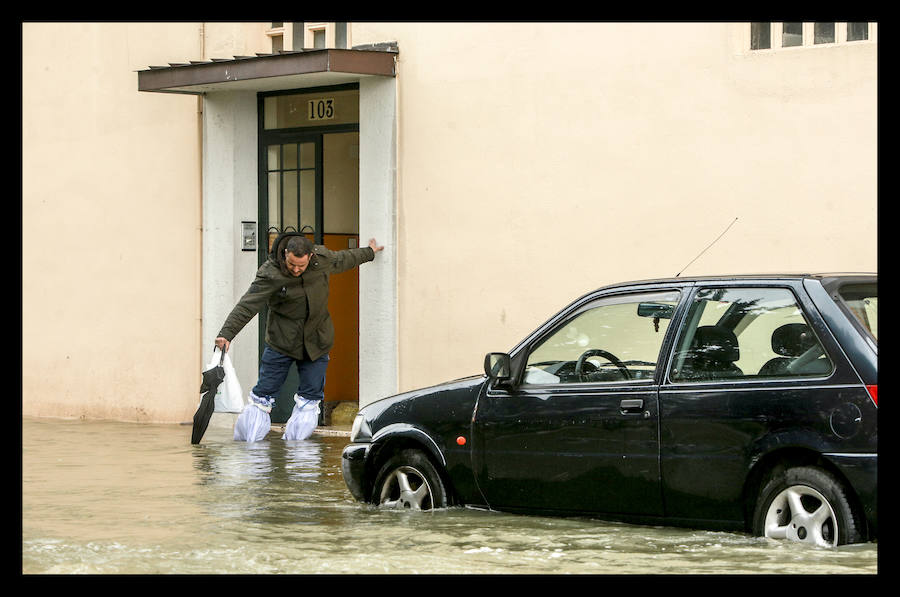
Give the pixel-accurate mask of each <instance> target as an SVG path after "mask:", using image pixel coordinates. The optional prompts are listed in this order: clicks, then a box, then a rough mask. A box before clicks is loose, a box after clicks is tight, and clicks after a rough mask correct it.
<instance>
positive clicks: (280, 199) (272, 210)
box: [260, 135, 322, 263]
mask: <svg viewBox="0 0 900 597" xmlns="http://www.w3.org/2000/svg"><path fill="white" fill-rule="evenodd" d="M321 148H322V136H321V135H316V136H314V137H306V138H300V139H292V140H290V141H286V142H279V143H273V144H270V145H267V146H266V180H265V185H266V196H267V205H266V207H267V209H266V214H265V215H266V216H267V221H266V223H265V224H266V230H267V232H268V235H267V237H268V242H267V243H266V246H265V251H264V254H262V255H260V263H262V261H264V260H265V258H266V256H267V255H268V252H269V250H271V246H272V242H273V241H274V240H275V237H276V236H278V234H280V233H281V232H289V231H290V232H308V233H309V234H310V237H311V238H312V240H313V242H315V243H317V244H321V242H322V238H321V230H322V208H321V201H322V198H321V194H320V193H319V192H318V190H319V189H320V188H321V167H320V166H321V151H322V150H321Z"/></svg>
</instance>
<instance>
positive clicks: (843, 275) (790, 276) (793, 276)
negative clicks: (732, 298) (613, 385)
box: [607, 272, 878, 287]
mask: <svg viewBox="0 0 900 597" xmlns="http://www.w3.org/2000/svg"><path fill="white" fill-rule="evenodd" d="M805 278H818V279H826V278H827V279H831V278H834V279H850V278H853V279H875V280H877V279H878V274H877V273H875V272H840V273H807V272H802V273H801V272H780V273H760V274H718V275H702V276H677V277H671V278H652V279H647V280H633V281H630V282H620V283H617V284H610V285H609V286H633V285H636V284H666V283H669V284H671V283H683V282H709V281H721V280H797V279H805ZM607 287H608V286H607Z"/></svg>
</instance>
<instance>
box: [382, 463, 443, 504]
mask: <svg viewBox="0 0 900 597" xmlns="http://www.w3.org/2000/svg"><path fill="white" fill-rule="evenodd" d="M372 501H373V502H374V503H376V504H377V505H378V506H380V507H382V508H392V509H397V510H422V511H432V510H435V509H437V508H446V507H447V490H446V488H445V486H444V482H443V480H442V479H441V475H440V473H438V470H437V468H435V466H434V464H432V462H431V460H430V459H429V458H428V456H426V455H425V454H424V453H423V452H422V451H420V450H402V451H400V452H398V453H397V454H395V455H394V456H392V457H391V458H390V459H389V460H388V461H387V462H386V463H385V464H384V466H382V467H381V470H380V471H379V473H378V475H377V476H376V477H375V485H374V489H373V491H372Z"/></svg>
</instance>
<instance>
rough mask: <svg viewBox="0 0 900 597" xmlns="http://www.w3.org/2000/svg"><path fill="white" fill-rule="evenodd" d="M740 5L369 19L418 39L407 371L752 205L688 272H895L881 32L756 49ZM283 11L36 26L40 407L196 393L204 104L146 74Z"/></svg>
mask: <svg viewBox="0 0 900 597" xmlns="http://www.w3.org/2000/svg"><path fill="white" fill-rule="evenodd" d="M742 27H743V26H742V25H740V24H716V23H702V24H691V23H672V24H669V23H650V24H630V23H609V24H606V23H557V24H543V23H516V24H502V23H500V24H494V23H491V24H487V23H486V24H479V23H473V24H468V23H454V24H443V23H399V24H381V23H354V24H353V25H352V31H351V39H352V43H353V44H354V45H357V44H366V43H375V42H384V41H397V42H398V46H399V49H400V54H399V63H398V73H399V74H398V79H397V93H398V96H397V114H398V130H397V147H398V156H397V163H398V173H397V176H398V179H397V189H398V191H397V192H398V205H397V214H398V216H397V217H398V230H399V232H398V237H397V239H396V241H395V243H396V247H394V249H395V250H396V251H397V252H398V253H397V257H398V259H397V263H398V279H399V306H398V322H397V326H398V337H399V338H400V340H399V363H400V365H399V367H400V370H399V380H400V389H401V390H405V389H410V388H414V387H419V386H422V385H426V384H430V383H435V382H439V381H443V380H446V379H450V378H453V377H458V376H461V375H467V374H471V373H478V372H479V371H480V368H481V358H482V356H483V354H484V353H485V352H487V351H490V350H505V349H508V348H511V347H512V345H514V344H515V343H516V342H517V341H518V340H519V339H520V338H521V337H522V336H523V335H525V334H527V333H528V332H529V331H531V330H532V329H533V328H534V327H535V326H537V325H539V324H540V323H541V322H542V321H544V320H545V319H546V318H547V317H549V316H550V315H551V314H552V313H554V312H555V311H556V310H558V309H559V308H560V307H562V306H563V305H564V304H566V303H567V302H569V301H570V300H571V299H573V298H574V297H575V296H577V295H579V294H582V293H584V292H587V291H588V290H591V289H593V288H596V287H598V286H601V285H603V284H607V283H611V282H616V281H621V280H630V279H639V278H650V277H661V276H671V275H674V274H675V273H677V272H678V271H679V270H681V269H682V268H683V267H684V266H685V265H686V264H687V263H688V262H689V261H690V260H691V259H692V258H694V257H695V256H696V255H697V254H698V253H699V252H700V251H701V250H703V249H704V248H705V247H706V246H707V245H708V244H709V243H710V242H712V241H713V240H714V239H715V238H716V237H717V236H718V235H719V234H720V233H721V232H722V230H724V229H725V227H726V226H728V225H729V224H730V223H731V222H732V221H733V220H734V218H735V217H737V218H739V219H738V221H737V223H735V224H734V226H733V227H732V228H731V230H729V232H728V234H727V235H726V236H725V237H724V238H722V240H720V241H719V242H718V243H717V244H716V245H715V246H714V247H713V248H712V249H711V250H710V251H709V252H707V253H706V254H704V255H703V256H702V257H701V258H700V259H698V260H697V261H696V262H695V263H694V264H693V265H692V266H691V267H690V268H688V269H687V270H686V271H685V272H684V274H683V275H691V274H706V273H722V272H737V273H740V272H758V271H774V270H806V269H808V270H869V271H872V270H875V268H876V257H877V256H876V242H877V239H876V196H877V195H876V122H877V114H876V90H877V70H876V69H877V63H876V49H877V46H876V45H875V44H874V43H868V42H867V43H857V44H854V45H843V46H833V47H818V48H799V49H789V50H784V51H777V52H765V53H755V54H750V53H748V52H744V51H742V49H741V48H742V47H743V41H744V38H745V37H746V32H745V31H744V30H743V29H742ZM266 28H267V25H266V24H265V23H207V24H199V23H163V24H154V23H140V24H132V23H104V24H90V23H87V24H82V23H64V24H54V23H26V24H24V25H23V47H22V49H23V61H22V69H23V71H22V75H23V92H22V100H23V114H22V116H23V122H22V126H23V148H22V156H23V170H22V177H23V196H22V206H23V207H22V209H23V215H22V232H23V257H22V283H23V288H22V292H23V296H22V302H23V309H22V333H23V369H22V373H23V388H22V389H23V396H22V400H23V412H24V413H25V414H28V415H40V416H66V417H77V416H85V417H90V418H113V419H122V420H139V421H168V422H175V421H185V420H189V418H190V416H191V415H192V414H193V411H194V409H195V408H196V401H197V397H198V396H197V389H198V384H199V367H200V366H201V365H202V363H201V360H202V359H201V353H202V352H203V351H202V350H201V338H200V335H201V332H200V330H201V322H200V300H201V297H200V288H201V281H200V271H201V255H200V246H201V245H200V228H201V206H200V197H201V189H200V184H201V183H200V181H201V172H200V151H201V144H200V118H199V115H198V109H199V107H200V102H199V101H198V99H197V98H195V97H192V96H183V95H170V94H151V93H139V92H138V91H137V76H136V73H135V71H137V70H142V69H145V68H147V67H148V66H150V65H164V64H166V63H168V62H185V61H187V60H201V59H207V58H229V57H231V56H234V55H251V56H252V55H253V54H255V53H256V52H268V51H269V50H270V48H271V45H270V41H269V38H268V37H266V34H265V31H266ZM286 47H288V46H286ZM361 196H364V194H362V193H361ZM361 232H363V234H365V231H361ZM46 240H52V241H57V242H46ZM379 240H382V239H379ZM384 240H385V241H387V240H388V239H384ZM40 241H45V242H41V243H40V247H38V242H40ZM58 241H62V242H58ZM203 354H205V353H203ZM250 383H252V382H250V381H248V382H246V384H245V385H247V384H250ZM361 383H365V380H361Z"/></svg>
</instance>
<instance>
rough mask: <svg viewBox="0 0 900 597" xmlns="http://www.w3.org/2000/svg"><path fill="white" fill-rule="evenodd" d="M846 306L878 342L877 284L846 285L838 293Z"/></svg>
mask: <svg viewBox="0 0 900 597" xmlns="http://www.w3.org/2000/svg"><path fill="white" fill-rule="evenodd" d="M838 292H839V293H840V295H841V299H843V301H844V304H845V305H847V308H848V309H850V312H851V313H853V315H854V316H856V319H857V321H859V323H860V324H862V326H863V327H864V328H866V329H867V330H868V331H869V333H870V334H872V337H873V338H875V341H876V342H877V341H878V286H877V285H876V284H845V285H844V286H841V288H840V290H839V291H838Z"/></svg>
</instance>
